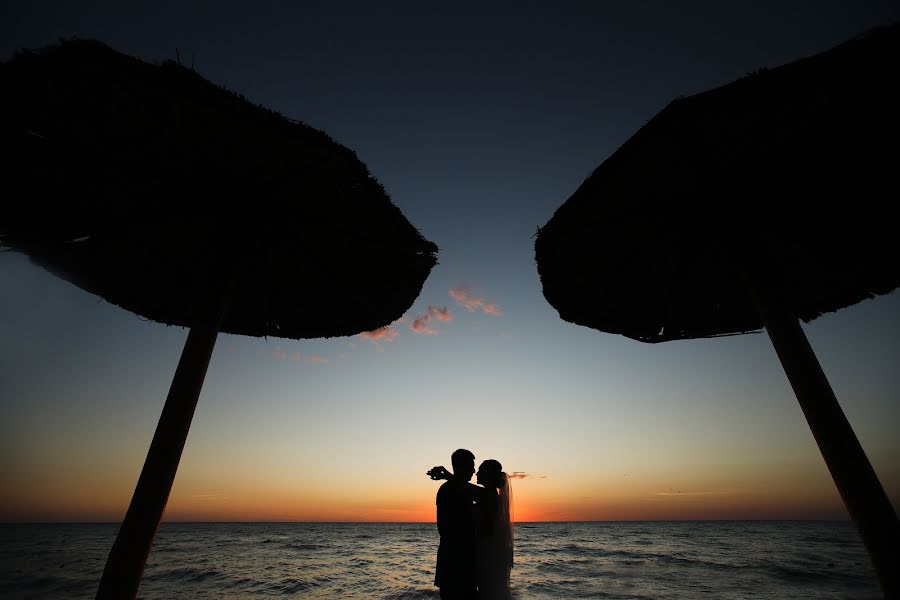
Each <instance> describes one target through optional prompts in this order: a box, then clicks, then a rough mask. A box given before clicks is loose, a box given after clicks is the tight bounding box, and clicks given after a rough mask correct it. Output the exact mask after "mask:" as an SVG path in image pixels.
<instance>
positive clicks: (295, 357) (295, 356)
mask: <svg viewBox="0 0 900 600" xmlns="http://www.w3.org/2000/svg"><path fill="white" fill-rule="evenodd" d="M291 360H294V361H297V362H300V361H301V360H303V357H302V356H301V355H300V353H299V352H294V353H293V354H291Z"/></svg>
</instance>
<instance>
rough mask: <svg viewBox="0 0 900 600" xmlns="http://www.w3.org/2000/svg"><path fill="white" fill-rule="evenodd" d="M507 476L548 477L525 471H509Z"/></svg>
mask: <svg viewBox="0 0 900 600" xmlns="http://www.w3.org/2000/svg"><path fill="white" fill-rule="evenodd" d="M506 476H507V477H509V478H510V479H547V476H546V475H535V474H534V473H526V472H524V471H513V472H512V473H507V474H506Z"/></svg>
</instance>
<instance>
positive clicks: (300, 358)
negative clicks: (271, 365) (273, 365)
mask: <svg viewBox="0 0 900 600" xmlns="http://www.w3.org/2000/svg"><path fill="white" fill-rule="evenodd" d="M272 356H273V357H275V358H276V359H278V360H290V361H292V362H310V363H314V364H317V365H324V364H327V363H328V358H326V357H324V356H304V355H303V354H300V353H299V352H293V353H291V354H288V353H287V352H285V351H284V350H282V349H281V348H275V349H274V350H272Z"/></svg>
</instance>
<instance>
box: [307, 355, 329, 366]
mask: <svg viewBox="0 0 900 600" xmlns="http://www.w3.org/2000/svg"><path fill="white" fill-rule="evenodd" d="M309 362H311V363H315V364H317V365H327V364H328V359H327V358H325V357H324V356H310V357H309Z"/></svg>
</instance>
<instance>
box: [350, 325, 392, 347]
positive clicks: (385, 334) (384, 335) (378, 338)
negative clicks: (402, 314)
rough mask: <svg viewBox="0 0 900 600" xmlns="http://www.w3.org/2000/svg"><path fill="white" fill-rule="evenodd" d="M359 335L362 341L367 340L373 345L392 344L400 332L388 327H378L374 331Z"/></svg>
mask: <svg viewBox="0 0 900 600" xmlns="http://www.w3.org/2000/svg"><path fill="white" fill-rule="evenodd" d="M359 335H360V337H361V338H363V339H364V340H369V341H372V342H375V343H378V342H393V341H394V340H395V339H397V336H398V335H400V332H399V331H397V330H396V329H394V328H393V327H391V326H390V325H385V326H384V327H379V328H378V329H376V330H374V331H363V332H362V333H361V334H359Z"/></svg>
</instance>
